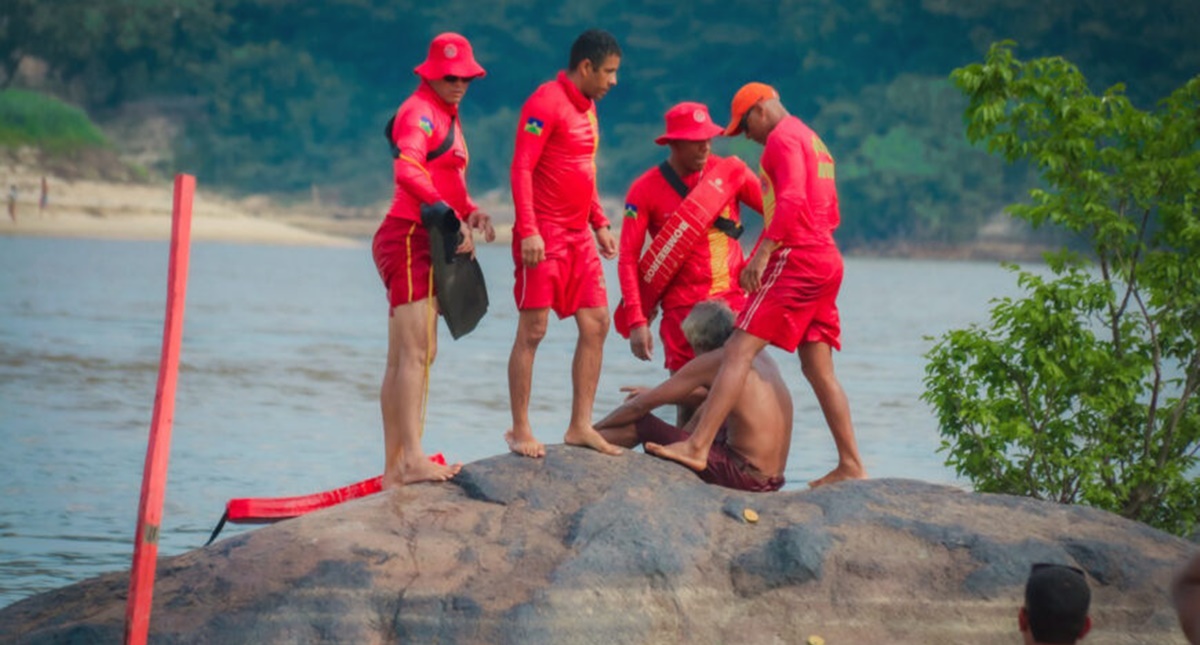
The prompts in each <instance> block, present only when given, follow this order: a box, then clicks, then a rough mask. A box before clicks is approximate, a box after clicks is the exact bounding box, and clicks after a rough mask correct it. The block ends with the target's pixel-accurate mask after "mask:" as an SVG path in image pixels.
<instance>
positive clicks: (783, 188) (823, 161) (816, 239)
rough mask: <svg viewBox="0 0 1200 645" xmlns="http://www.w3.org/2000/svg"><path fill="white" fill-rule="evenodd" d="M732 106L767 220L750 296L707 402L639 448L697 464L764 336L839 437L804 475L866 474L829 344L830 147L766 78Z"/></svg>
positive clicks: (750, 276) (834, 278)
mask: <svg viewBox="0 0 1200 645" xmlns="http://www.w3.org/2000/svg"><path fill="white" fill-rule="evenodd" d="M731 112H732V118H731V119H730V122H729V125H728V126H727V127H726V130H725V134H727V135H731V136H732V135H736V134H738V133H739V132H743V131H744V132H745V133H746V137H747V138H749V139H752V140H753V141H756V142H758V143H760V144H763V154H762V160H761V163H762V175H761V176H762V179H763V186H764V188H763V205H764V208H765V210H764V211H763V217H764V218H765V220H766V229H765V230H764V231H763V234H762V237H761V239H760V240H759V243H758V246H757V248H756V249H755V252H754V255H753V256H752V257H751V258H750V261H749V262H747V263H746V266H745V267H744V268H743V269H742V275H741V279H740V282H741V285H742V287H743V288H744V289H745V290H746V292H747V293H748V294H749V296H748V297H749V300H748V301H747V303H746V306H745V308H743V309H742V312H741V314H740V315H739V316H738V321H737V329H736V330H734V332H733V335H732V336H731V337H730V339H729V342H728V343H727V344H726V346H725V360H724V362H723V363H722V365H721V370H720V372H719V373H718V374H717V376H716V378H715V380H714V382H713V385H712V389H711V390H710V391H709V394H708V398H707V399H706V400H705V405H704V407H702V408H701V409H700V411H699V412H698V413H697V415H696V418H695V419H694V420H693V421H694V422H695V431H694V432H692V434H691V435H690V436H689V437H688V439H686V440H684V441H679V442H676V443H673V444H670V445H668V446H660V445H657V444H646V451H647V452H650V453H652V454H655V455H658V456H660V457H664V458H667V459H672V460H674V461H678V462H680V463H682V464H684V465H685V466H688V467H689V468H692V469H693V470H696V471H700V470H704V468H705V461H706V458H707V455H708V451H709V448H710V447H711V445H712V442H713V440H714V439H715V437H716V434H717V430H718V429H719V428H720V426H721V423H722V422H723V421H724V420H725V417H726V415H728V414H729V411H730V409H731V408H732V407H733V404H734V402H735V400H736V397H737V396H738V393H740V392H741V391H742V386H743V384H744V383H745V380H746V377H747V375H748V374H749V372H750V367H751V364H752V362H753V361H754V358H755V357H756V356H757V355H758V353H759V352H760V351H762V350H763V348H765V347H766V346H767V344H768V343H770V344H772V345H775V346H776V347H779V348H780V349H783V350H784V351H786V352H796V353H797V354H798V355H799V357H800V366H801V371H802V372H803V373H804V377H805V378H806V379H807V380H808V382H809V384H810V385H811V386H812V389H813V393H814V394H816V397H817V402H818V403H819V404H820V406H821V412H822V413H823V414H824V416H825V421H826V423H828V424H829V430H830V433H831V434H832V435H833V440H834V444H835V445H836V446H837V451H838V464H837V466H835V467H834V469H833V470H831V471H830V472H829V473H827V474H826V475H825V476H823V477H821V478H819V479H817V480H814V481H812V482H810V484H809V485H810V486H821V485H824V484H830V483H834V482H838V481H842V480H846V479H862V478H865V477H866V476H867V473H866V469H865V468H864V467H863V463H862V459H861V457H860V456H859V454H858V444H857V442H856V440H855V437H854V426H853V424H852V423H851V420H850V403H849V401H848V400H847V398H846V392H845V391H844V390H843V389H842V385H841V383H840V382H839V381H838V379H837V376H836V375H835V374H834V371H833V350H834V349H840V347H841V321H840V319H839V317H838V309H837V295H838V292H839V290H840V289H841V285H842V270H843V268H842V255H841V253H840V252H839V251H838V248H837V244H836V243H835V242H834V239H833V231H834V230H835V229H836V228H837V226H838V223H839V222H840V219H841V215H840V212H839V209H838V198H837V188H836V185H835V173H834V161H833V155H831V154H830V152H829V149H828V148H826V147H825V144H824V143H823V142H822V141H821V138H820V137H818V136H817V135H816V133H815V132H813V131H812V129H810V128H809V127H808V126H807V125H805V124H804V122H803V121H801V120H800V119H798V118H796V117H794V116H792V115H790V114H789V113H788V111H787V109H786V108H785V107H784V106H783V103H782V102H781V101H780V100H779V93H778V92H776V91H775V89H774V88H772V87H771V86H769V85H765V84H763V83H748V84H746V85H744V86H743V87H742V88H741V89H740V90H738V92H737V94H736V95H735V96H734V97H733V105H732V110H731Z"/></svg>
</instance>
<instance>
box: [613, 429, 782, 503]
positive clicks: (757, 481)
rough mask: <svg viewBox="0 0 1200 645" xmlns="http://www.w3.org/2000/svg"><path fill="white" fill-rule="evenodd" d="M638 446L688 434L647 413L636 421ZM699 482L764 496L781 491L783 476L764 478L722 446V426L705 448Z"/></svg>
mask: <svg viewBox="0 0 1200 645" xmlns="http://www.w3.org/2000/svg"><path fill="white" fill-rule="evenodd" d="M636 427H637V436H638V443H646V442H647V441H651V442H654V443H657V444H661V445H664V446H665V445H668V444H672V443H676V442H679V441H684V440H686V439H687V438H688V437H689V436H690V435H689V434H688V433H687V432H684V431H683V430H681V429H680V428H677V427H675V426H673V425H671V424H669V423H667V422H666V421H663V420H662V419H660V418H658V417H656V416H654V415H653V414H647V415H646V416H644V417H642V418H641V419H638V421H637V426H636ZM696 475H697V476H699V477H700V479H702V480H704V481H706V482H708V483H710V484H716V485H717V486H724V487H726V488H736V489H738V490H745V491H750V492H752V493H766V492H770V491H775V490H779V489H780V488H783V483H784V480H783V477H782V476H779V477H768V476H767V475H765V474H763V472H762V471H761V470H759V469H758V467H756V466H754V465H753V464H751V463H750V462H748V461H746V459H745V458H744V457H742V456H741V455H739V454H738V453H736V452H734V451H733V450H732V449H730V448H729V446H728V444H726V431H725V426H721V429H720V430H719V431H718V432H717V438H716V439H715V440H714V441H713V444H712V447H711V448H709V449H708V467H707V468H705V469H704V470H702V471H700V472H698V473H696Z"/></svg>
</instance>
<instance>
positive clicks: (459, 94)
mask: <svg viewBox="0 0 1200 645" xmlns="http://www.w3.org/2000/svg"><path fill="white" fill-rule="evenodd" d="M413 71H414V72H415V73H416V74H417V76H419V77H420V79H421V80H420V84H419V85H418V86H417V90H416V91H415V92H414V93H413V94H412V96H410V97H409V98H408V99H407V100H405V101H404V103H402V104H401V105H400V108H399V109H398V110H397V111H396V115H395V118H394V120H393V121H392V122H391V124H392V125H391V132H390V139H391V142H392V152H393V156H394V159H393V161H392V169H393V174H394V176H395V180H396V190H395V194H394V197H393V199H392V207H391V209H390V210H389V211H388V213H387V217H385V218H383V222H382V223H381V224H380V226H379V230H378V231H377V232H376V233H375V239H374V243H373V245H372V251H373V253H374V256H375V266H376V267H377V268H378V270H379V276H380V278H382V279H383V284H384V286H385V287H386V288H387V295H388V355H387V368H386V370H385V372H384V376H383V385H382V386H381V388H380V391H379V402H380V408H381V409H382V412H383V436H384V455H385V465H384V473H383V487H384V488H390V487H394V486H398V485H401V484H408V483H413V482H419V481H444V480H446V479H449V478H451V477H453V476H454V475H455V474H456V473H457V472H458V471H459V469H460V468H461V464H451V465H442V464H437V463H434V462H431V461H429V459H428V458H427V457H426V456H425V453H424V451H423V450H422V448H421V426H422V419H423V412H424V404H425V400H424V399H425V397H424V395H425V392H426V389H427V388H428V386H429V384H428V382H427V377H428V370H429V367H430V366H431V364H432V363H433V358H434V356H435V355H436V354H437V333H436V329H434V328H433V325H435V324H436V321H437V307H436V305H435V304H434V301H433V299H432V298H433V295H434V294H433V286H432V284H433V283H432V280H431V276H432V275H433V274H432V266H431V265H432V260H431V256H430V247H429V233H428V231H427V230H426V228H425V226H423V225H422V222H421V208H422V206H432V205H438V204H441V205H443V206H445V205H448V206H449V208H451V209H453V211H454V213H455V215H457V216H458V217H459V219H460V220H462V228H461V232H462V239H463V241H462V244H461V245H460V246H459V247H458V249H457V251H458V252H460V253H470V252H472V250H473V249H474V242H473V240H472V237H471V232H472V229H475V230H477V231H482V232H483V234H484V236H485V239H487V240H488V241H491V240H493V239H495V232H494V231H493V229H492V224H491V218H490V217H489V216H488V215H487V214H486V213H484V212H483V211H481V210H479V208H478V207H477V206H476V205H475V202H473V201H472V200H471V196H470V195H469V194H468V193H467V161H468V154H467V142H466V140H465V139H464V138H463V133H462V128H461V126H460V124H459V119H458V104H459V102H460V101H462V99H463V96H464V95H465V94H466V93H467V88H468V87H469V86H470V84H471V81H473V80H475V79H477V78H481V77H483V76H484V75H485V72H484V69H483V67H481V66H480V65H479V63H477V62H475V55H474V52H473V51H472V49H471V43H470V42H468V41H467V39H466V38H464V37H463V36H461V35H459V34H455V33H444V34H440V35H438V36H437V37H436V38H434V39H433V42H432V43H430V45H429V54H428V56H427V57H426V58H425V62H423V63H421V64H420V65H418V66H417V67H416V68H415V69H414V70H413Z"/></svg>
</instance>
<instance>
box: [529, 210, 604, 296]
mask: <svg viewBox="0 0 1200 645" xmlns="http://www.w3.org/2000/svg"><path fill="white" fill-rule="evenodd" d="M541 234H542V242H544V243H545V245H546V259H545V260H544V261H542V263H541V264H538V265H537V266H535V267H527V266H525V263H524V262H523V261H522V260H521V241H520V240H519V239H517V238H516V237H514V238H513V243H512V254H513V263H514V265H515V267H516V269H515V272H514V273H515V274H516V283H515V284H514V285H513V297H514V298H515V299H516V301H517V309H518V310H519V311H527V310H531V309H545V308H547V307H549V308H552V309H554V313H556V314H558V317H559V318H566V317H567V316H573V315H575V312H577V311H579V310H580V309H592V308H595V307H607V306H608V289H607V288H606V287H605V284H604V267H603V266H602V265H601V264H600V253H599V251H597V250H596V238H595V236H594V234H593V233H592V232H591V231H590V230H589V229H586V228H583V229H579V230H571V229H565V228H559V227H556V226H553V225H551V224H543V225H541Z"/></svg>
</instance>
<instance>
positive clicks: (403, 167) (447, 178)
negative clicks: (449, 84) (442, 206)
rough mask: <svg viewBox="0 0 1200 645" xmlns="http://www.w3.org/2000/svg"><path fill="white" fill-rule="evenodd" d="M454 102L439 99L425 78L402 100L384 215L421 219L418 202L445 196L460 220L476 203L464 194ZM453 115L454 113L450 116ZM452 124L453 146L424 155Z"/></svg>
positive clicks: (463, 150)
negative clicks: (391, 193) (396, 153)
mask: <svg viewBox="0 0 1200 645" xmlns="http://www.w3.org/2000/svg"><path fill="white" fill-rule="evenodd" d="M457 116H458V106H457V105H451V104H449V103H447V102H445V101H443V100H442V98H441V97H440V96H438V95H437V92H434V91H433V88H432V87H430V85H429V84H428V83H426V82H425V81H421V85H420V86H419V87H418V88H417V91H416V92H413V95H412V96H410V97H408V99H407V100H405V101H404V103H402V104H400V109H399V110H397V111H396V124H395V125H394V126H393V127H392V140H393V141H394V142H395V143H396V147H398V148H399V149H400V156H399V157H398V158H396V159H395V160H393V161H392V171H393V174H394V175H395V178H396V192H395V195H394V197H393V198H392V208H391V210H389V211H388V217H399V218H400V219H406V220H411V221H414V222H420V221H421V204H432V203H434V202H438V201H444V202H446V203H447V204H449V205H450V208H453V209H454V213H455V214H456V215H458V218H459V219H466V218H467V216H468V215H470V214H471V213H473V212H475V211H476V210H477V208H478V207H476V206H475V202H473V201H471V196H470V195H468V194H467V162H468V161H469V159H470V155H469V154H468V153H467V141H466V139H464V138H463V134H462V128H460V127H459V125H458V119H457V118H456V117H457ZM451 117H455V118H454V120H453V121H451ZM451 123H453V125H454V145H452V146H451V147H450V149H449V150H447V151H446V152H445V153H443V154H441V155H440V156H438V157H437V158H436V159H433V160H432V161H428V162H427V161H426V156H427V155H428V154H429V153H431V152H433V151H434V150H436V149H437V147H438V146H439V145H441V143H442V141H443V140H444V139H445V138H446V137H447V136H448V135H449V134H450V127H451Z"/></svg>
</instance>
